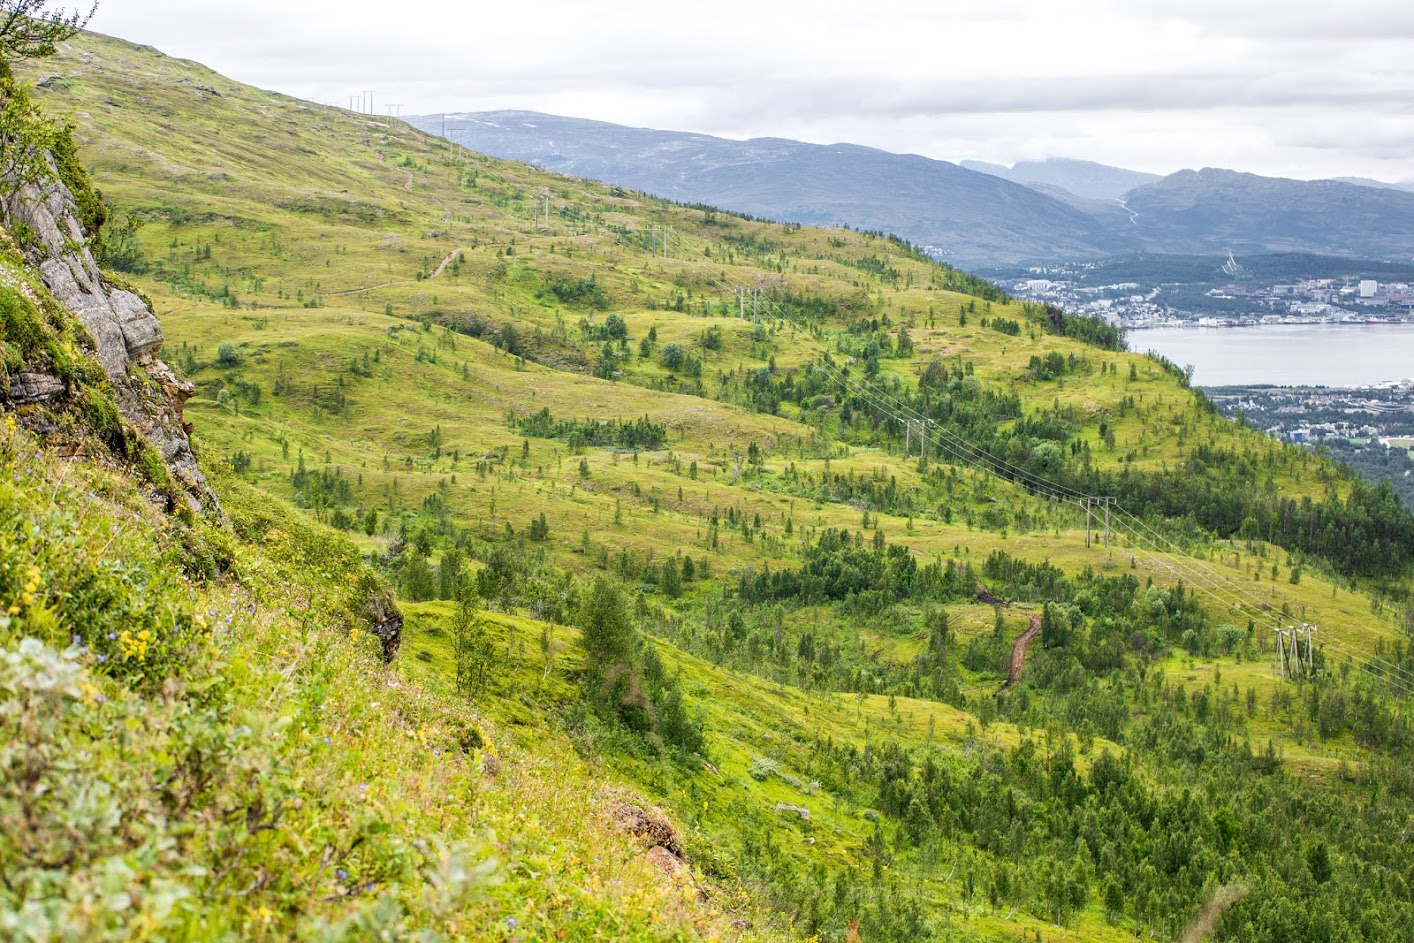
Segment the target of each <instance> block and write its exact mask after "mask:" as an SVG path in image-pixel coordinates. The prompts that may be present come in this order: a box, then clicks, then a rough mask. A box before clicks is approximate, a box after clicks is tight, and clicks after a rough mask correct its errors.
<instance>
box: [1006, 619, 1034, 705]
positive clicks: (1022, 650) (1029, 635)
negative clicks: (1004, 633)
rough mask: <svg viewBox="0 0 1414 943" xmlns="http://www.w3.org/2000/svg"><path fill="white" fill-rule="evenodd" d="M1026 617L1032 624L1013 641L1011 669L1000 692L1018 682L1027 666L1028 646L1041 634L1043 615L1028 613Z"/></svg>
mask: <svg viewBox="0 0 1414 943" xmlns="http://www.w3.org/2000/svg"><path fill="white" fill-rule="evenodd" d="M1026 618H1027V619H1029V620H1030V622H1031V626H1030V628H1028V629H1027V630H1026V631H1025V632H1022V633H1021V635H1020V636H1018V637H1017V639H1016V641H1015V642H1012V643H1011V670H1010V671H1008V672H1007V676H1006V682H1005V683H1004V684H1002V686H1001V687H1000V688H998V689H997V693H998V694H1000V693H1002V692H1003V691H1005V690H1006V689H1007V688H1009V687H1011V686H1012V685H1013V684H1015V683H1016V679H1017V678H1020V677H1021V669H1023V668H1025V667H1026V646H1028V645H1030V644H1031V641H1032V639H1034V638H1035V637H1036V636H1038V635H1040V634H1041V617H1040V616H1038V615H1035V614H1028V615H1027V616H1026Z"/></svg>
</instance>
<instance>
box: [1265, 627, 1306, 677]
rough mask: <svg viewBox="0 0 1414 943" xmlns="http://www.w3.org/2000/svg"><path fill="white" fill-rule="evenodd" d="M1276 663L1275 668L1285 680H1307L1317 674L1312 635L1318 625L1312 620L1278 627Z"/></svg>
mask: <svg viewBox="0 0 1414 943" xmlns="http://www.w3.org/2000/svg"><path fill="white" fill-rule="evenodd" d="M1275 631H1276V663H1275V664H1274V665H1273V666H1272V667H1273V670H1274V671H1275V672H1277V674H1278V675H1279V676H1280V677H1281V679H1282V680H1283V681H1305V680H1307V679H1310V678H1314V677H1315V676H1316V658H1315V652H1314V651H1313V649H1312V642H1311V636H1312V635H1313V634H1315V632H1316V626H1315V625H1313V624H1312V623H1310V622H1303V623H1301V624H1300V625H1293V626H1288V627H1287V628H1285V629H1283V628H1281V627H1280V626H1278V627H1277V628H1276V630H1275Z"/></svg>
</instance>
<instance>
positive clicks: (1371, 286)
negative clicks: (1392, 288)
mask: <svg viewBox="0 0 1414 943" xmlns="http://www.w3.org/2000/svg"><path fill="white" fill-rule="evenodd" d="M1379 290H1380V283H1379V282H1377V281H1375V280H1374V279H1373V278H1362V279H1360V297H1361V298H1373V297H1375V292H1377V291H1379Z"/></svg>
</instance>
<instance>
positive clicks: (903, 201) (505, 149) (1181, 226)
mask: <svg viewBox="0 0 1414 943" xmlns="http://www.w3.org/2000/svg"><path fill="white" fill-rule="evenodd" d="M408 120H409V122H411V123H412V124H413V125H414V126H416V127H419V128H421V129H423V130H426V131H431V132H434V133H436V132H439V131H441V130H442V128H443V122H444V121H445V127H446V135H447V137H448V138H450V139H452V140H454V141H456V142H457V143H459V144H461V145H463V146H465V147H467V148H470V149H472V150H476V151H481V152H483V153H486V154H490V155H492V156H495V157H502V158H508V159H512V160H521V161H526V162H529V163H532V164H537V165H539V166H542V167H545V168H548V169H551V170H556V171H559V172H561V173H566V174H573V175H575V176H581V177H593V178H597V179H600V180H604V181H606V182H611V183H616V184H619V185H621V186H626V187H631V188H633V189H637V190H643V191H645V192H648V193H652V194H654V195H658V196H663V197H667V198H669V199H673V200H678V201H681V202H688V203H708V204H712V205H714V206H720V207H722V208H724V209H730V210H735V211H738V212H742V213H749V214H751V215H754V216H761V217H765V218H769V219H779V220H789V221H792V222H800V223H806V224H821V225H848V226H851V227H853V228H856V229H880V230H886V231H889V232H893V233H897V234H898V235H900V236H903V237H905V238H907V239H909V240H910V241H912V242H914V243H916V244H918V245H920V246H922V247H924V248H925V249H926V250H928V251H931V252H933V253H934V254H937V255H940V256H944V257H947V258H948V259H949V260H951V261H953V262H956V263H958V264H961V265H964V266H969V267H987V266H995V265H1003V264H1008V263H1017V262H1029V261H1047V260H1063V259H1083V258H1097V257H1102V256H1110V255H1117V254H1122V253H1129V252H1136V251H1145V252H1162V253H1191V254H1202V253H1225V252H1228V251H1233V252H1238V253H1247V254H1252V253H1264V252H1312V253H1321V254H1327V255H1340V256H1350V257H1357V258H1366V259H1379V260H1395V261H1408V260H1410V259H1411V258H1414V192H1411V190H1410V189H1408V188H1409V187H1414V185H1411V184H1381V183H1379V182H1378V181H1370V180H1363V179H1346V180H1321V181H1300V180H1286V179H1281V178H1273V177H1260V176H1257V175H1255V174H1243V173H1237V172H1234V171H1230V170H1215V169H1204V170H1198V171H1192V170H1184V171H1180V172H1178V173H1175V174H1170V175H1169V176H1167V177H1159V176H1157V175H1154V174H1146V173H1140V172H1138V171H1132V170H1125V169H1123V168H1119V167H1109V166H1106V165H1104V164H1097V163H1093V162H1090V161H1080V160H1061V159H1048V160H1045V161H1024V162H1021V163H1018V164H1016V165H1014V166H1012V167H1004V166H1002V165H1000V164H986V163H981V162H975V161H966V162H964V163H963V164H962V165H958V164H953V163H949V162H948V161H941V160H934V159H931V158H927V157H920V156H917V155H910V154H893V153H889V152H887V151H882V150H878V149H875V148H869V147H861V146H858V145H854V144H831V145H820V144H807V143H804V142H801V141H791V140H785V139H781V138H756V139H752V140H748V141H733V140H728V139H725V138H717V137H712V136H710V135H705V134H692V133H686V132H675V131H655V130H649V129H645V128H629V127H624V126H622V125H616V124H610V123H607V122H602V121H588V120H584V119H579V118H563V117H557V116H553V115H543V114H538V113H535V112H525V111H493V112H473V113H458V114H447V115H445V116H444V115H425V116H414V117H411V118H409V119H408Z"/></svg>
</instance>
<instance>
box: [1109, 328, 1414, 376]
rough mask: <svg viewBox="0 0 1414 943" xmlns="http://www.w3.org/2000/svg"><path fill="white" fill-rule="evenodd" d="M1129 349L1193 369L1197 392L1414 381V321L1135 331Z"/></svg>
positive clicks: (1130, 334) (1130, 333) (1130, 337)
mask: <svg viewBox="0 0 1414 943" xmlns="http://www.w3.org/2000/svg"><path fill="white" fill-rule="evenodd" d="M1129 346H1130V349H1131V350H1135V351H1140V352H1143V351H1149V350H1153V351H1157V352H1158V353H1160V354H1163V355H1164V356H1165V357H1167V358H1168V359H1169V360H1172V361H1173V362H1174V363H1176V364H1178V365H1179V366H1187V365H1189V364H1192V365H1193V367H1194V372H1193V383H1194V385H1197V386H1240V385H1248V384H1259V383H1272V384H1276V385H1279V386H1295V385H1306V384H1309V385H1316V386H1369V385H1371V384H1374V383H1380V382H1382V381H1385V380H1402V379H1405V378H1406V377H1414V323H1404V324H1265V325H1261V326H1259V327H1234V328H1208V327H1161V328H1150V329H1147V330H1139V331H1130V332H1129Z"/></svg>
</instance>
